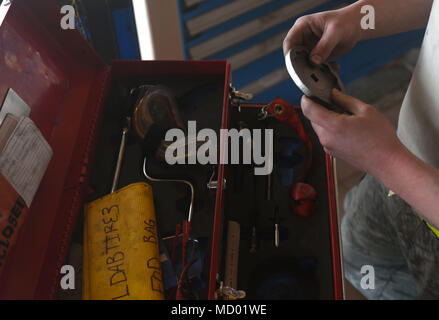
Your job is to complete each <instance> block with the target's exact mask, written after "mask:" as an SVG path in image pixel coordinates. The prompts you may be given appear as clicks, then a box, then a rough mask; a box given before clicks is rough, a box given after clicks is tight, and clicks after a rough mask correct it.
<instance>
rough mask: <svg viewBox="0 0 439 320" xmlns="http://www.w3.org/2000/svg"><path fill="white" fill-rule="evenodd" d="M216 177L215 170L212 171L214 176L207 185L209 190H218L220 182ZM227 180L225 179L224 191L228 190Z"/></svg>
mask: <svg viewBox="0 0 439 320" xmlns="http://www.w3.org/2000/svg"><path fill="white" fill-rule="evenodd" d="M214 177H215V169H213V171H212V175H211V176H210V179H209V182H208V183H207V189H209V190H216V189H218V180H214V179H213V178H214ZM226 183H227V180H226V179H225V178H223V190H224V189H226Z"/></svg>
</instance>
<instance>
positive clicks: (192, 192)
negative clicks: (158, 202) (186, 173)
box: [143, 156, 195, 222]
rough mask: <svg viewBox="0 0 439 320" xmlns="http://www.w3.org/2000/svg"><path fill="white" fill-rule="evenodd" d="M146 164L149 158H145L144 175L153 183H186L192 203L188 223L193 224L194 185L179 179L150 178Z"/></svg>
mask: <svg viewBox="0 0 439 320" xmlns="http://www.w3.org/2000/svg"><path fill="white" fill-rule="evenodd" d="M146 162H147V157H146V156H145V159H144V160H143V174H144V175H145V177H146V178H147V179H148V180H151V181H153V182H177V183H184V184H186V185H187V186H189V188H190V189H191V203H190V205H189V213H188V218H187V221H188V222H191V221H192V215H193V206H194V195H195V190H194V186H193V185H192V183H190V182H189V181H186V180H178V179H157V178H153V177H151V176H149V175H148V174H147V172H146Z"/></svg>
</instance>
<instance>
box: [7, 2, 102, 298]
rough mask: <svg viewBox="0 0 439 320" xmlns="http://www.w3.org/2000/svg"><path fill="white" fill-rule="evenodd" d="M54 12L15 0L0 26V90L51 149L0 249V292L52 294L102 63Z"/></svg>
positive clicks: (76, 198) (51, 6)
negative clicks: (22, 108)
mask: <svg viewBox="0 0 439 320" xmlns="http://www.w3.org/2000/svg"><path fill="white" fill-rule="evenodd" d="M61 18H62V15H61V13H60V8H59V7H58V5H57V4H56V2H55V1H54V0H39V1H26V0H15V1H13V3H12V5H11V8H10V9H9V12H8V14H7V16H6V18H5V20H4V21H3V24H2V25H1V26H0V51H1V56H0V59H1V62H0V96H3V97H5V96H6V93H7V91H8V89H9V88H13V89H14V90H15V91H16V92H17V93H18V94H19V95H20V96H21V97H22V98H23V99H24V100H25V101H26V102H27V104H29V106H30V107H31V113H30V118H31V119H32V120H33V121H34V122H35V123H36V125H37V126H38V128H39V129H40V130H41V132H42V134H43V135H44V137H45V138H46V140H47V141H48V142H49V144H50V146H51V147H52V149H53V158H52V160H51V162H50V164H49V167H48V169H47V171H46V174H45V176H44V178H43V180H42V182H41V185H40V188H39V191H38V192H37V194H36V196H35V198H34V201H33V203H32V206H31V208H30V214H29V216H28V217H27V220H26V221H25V223H24V225H23V226H22V229H21V231H20V232H19V235H18V238H17V242H16V244H15V245H14V246H13V247H12V249H11V250H9V252H8V259H7V261H6V263H5V266H4V269H3V272H2V278H1V279H0V298H8V299H11V298H12V299H13V298H19V299H32V298H43V299H44V298H50V297H53V295H54V293H55V291H56V288H55V282H54V281H55V279H56V277H57V274H56V268H54V267H53V266H55V265H56V266H61V265H62V264H63V263H64V261H65V255H66V252H67V250H68V246H69V243H68V242H66V241H67V240H66V239H68V238H69V235H70V234H71V232H72V228H73V226H74V225H75V222H76V221H75V219H76V216H77V215H75V214H74V210H78V209H79V206H82V203H80V198H81V193H82V192H83V190H82V189H83V188H82V184H83V182H84V179H83V178H82V177H83V176H84V174H85V173H86V171H87V170H88V168H87V167H86V164H87V162H88V159H87V152H88V150H89V149H90V147H91V146H92V144H93V141H90V140H89V139H90V137H92V136H93V135H92V134H91V133H92V131H93V130H94V124H95V122H96V117H97V114H96V112H97V110H98V107H99V103H100V101H101V99H102V96H99V95H101V94H102V90H100V89H98V88H99V87H102V86H103V85H104V82H105V81H104V80H105V75H106V66H105V64H104V63H103V61H102V60H101V59H100V58H99V57H98V56H97V55H96V54H95V53H94V51H93V50H92V49H91V48H90V46H89V45H88V43H87V42H86V40H85V39H83V37H82V36H81V35H80V33H79V32H77V31H76V30H63V29H61V26H60V21H61ZM98 94H99V95H98ZM49 266H50V267H49ZM59 270H60V269H59V268H58V273H59ZM49 284H50V285H49Z"/></svg>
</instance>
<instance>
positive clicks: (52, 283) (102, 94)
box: [0, 0, 342, 299]
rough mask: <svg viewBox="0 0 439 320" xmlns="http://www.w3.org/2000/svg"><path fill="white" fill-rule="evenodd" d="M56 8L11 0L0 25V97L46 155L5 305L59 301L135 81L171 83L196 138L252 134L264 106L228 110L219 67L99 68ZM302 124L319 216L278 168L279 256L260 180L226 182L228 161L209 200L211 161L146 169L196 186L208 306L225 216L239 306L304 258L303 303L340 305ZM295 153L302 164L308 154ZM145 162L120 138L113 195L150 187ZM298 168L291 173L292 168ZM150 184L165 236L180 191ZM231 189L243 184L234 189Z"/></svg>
mask: <svg viewBox="0 0 439 320" xmlns="http://www.w3.org/2000/svg"><path fill="white" fill-rule="evenodd" d="M59 12H60V11H59V8H58V7H57V5H56V4H55V3H54V1H52V0H42V1H39V2H38V4H36V3H33V2H29V1H24V0H16V1H14V5H13V6H12V8H11V9H10V11H9V13H8V16H7V18H6V19H5V21H4V23H3V25H2V26H1V27H0V39H1V42H0V50H1V55H2V58H3V62H2V63H1V64H0V66H1V68H0V94H3V95H6V92H7V90H8V88H13V89H14V90H15V91H16V92H17V93H18V94H19V95H20V96H22V97H23V98H24V100H25V101H26V102H27V103H28V104H29V105H30V106H31V110H32V111H31V115H30V117H31V118H32V119H33V120H34V122H35V123H36V124H37V126H38V127H39V128H40V130H41V131H42V133H43V135H44V136H45V137H46V139H47V140H48V142H49V144H50V145H51V147H52V148H53V151H54V156H53V158H52V161H51V163H50V164H49V168H48V170H47V172H46V175H45V177H44V179H43V181H42V183H41V186H40V188H39V191H38V193H37V195H36V197H35V200H34V202H33V204H32V206H31V208H30V213H29V217H28V218H27V220H26V221H25V223H24V225H23V227H22V229H21V230H20V233H19V235H18V239H17V243H16V244H15V246H14V247H13V248H11V250H10V252H9V256H8V260H7V262H6V264H5V267H4V270H3V273H2V276H1V278H0V298H3V299H5V298H6V299H11V298H16V299H32V298H36V299H47V298H60V297H64V296H65V295H64V292H62V290H61V288H60V285H59V284H60V278H61V276H62V275H61V274H60V270H61V267H62V266H63V265H64V264H67V263H68V262H69V261H68V256H69V249H70V248H71V245H72V243H77V244H81V242H82V223H83V217H84V215H83V205H84V203H87V202H89V201H93V200H94V199H97V198H98V197H101V196H103V195H105V194H107V193H108V192H109V191H110V187H111V182H112V177H113V172H114V168H115V163H116V159H117V153H118V150H119V144H120V137H121V129H122V119H121V114H122V113H123V111H122V106H123V105H124V102H125V101H126V95H127V92H128V90H129V88H132V87H133V86H136V85H144V84H152V85H164V86H166V87H168V88H169V89H170V90H171V91H172V92H173V93H174V95H175V96H176V97H177V99H178V105H179V109H180V112H181V116H182V118H183V122H184V123H187V121H188V120H196V121H197V130H201V129H202V128H211V129H214V130H215V131H216V132H217V133H218V136H219V130H220V129H221V128H231V127H236V123H237V121H240V120H241V121H245V122H246V123H247V124H248V125H249V127H250V128H258V127H260V128H262V127H263V126H264V122H261V121H258V120H257V117H256V115H257V112H258V111H259V108H260V107H262V106H263V105H264V104H261V105H259V106H256V105H248V106H246V105H243V106H242V107H241V108H238V107H235V106H233V107H232V106H231V101H230V94H231V92H230V84H231V71H230V65H229V64H228V63H227V62H226V61H147V62H146V61H114V62H113V63H112V65H111V66H106V65H104V63H103V62H102V61H101V59H100V58H99V57H97V55H96V54H95V53H94V51H93V50H92V49H91V48H90V47H89V45H88V44H87V42H86V41H85V40H84V39H82V37H81V36H80V35H79V33H78V32H77V31H75V30H62V29H60V27H59V21H60V19H61V16H60V13H59ZM303 123H304V125H305V127H306V130H307V133H308V135H309V136H310V137H311V139H312V143H313V165H312V170H311V173H310V175H309V177H308V180H307V182H308V183H310V184H311V185H312V186H313V187H314V188H315V189H316V190H317V192H318V202H317V206H318V210H317V213H316V214H315V215H314V216H312V217H310V218H309V219H307V220H303V219H300V218H298V217H296V216H294V215H293V214H292V213H291V212H290V209H289V203H290V197H289V191H290V189H291V187H284V186H282V185H281V184H280V183H279V179H278V177H277V173H276V169H275V170H274V172H273V177H274V178H273V194H274V196H273V199H274V201H276V203H277V204H278V205H279V206H280V210H279V216H280V226H281V232H280V237H281V241H280V247H279V248H275V247H274V245H273V236H272V234H273V222H272V220H270V219H271V218H272V217H271V216H270V214H265V213H264V210H265V208H268V209H267V210H266V211H269V209H270V206H271V205H272V204H270V203H264V201H263V200H261V199H263V196H262V195H261V194H264V192H266V191H265V190H266V184H265V180H264V179H266V177H265V176H261V177H257V178H254V175H252V174H251V171H250V170H248V168H244V169H243V170H244V172H245V174H244V177H245V179H243V181H242V182H241V181H237V177H238V175H235V174H234V171H235V170H236V168H235V167H236V166H235V165H218V166H217V167H216V168H215V179H216V180H217V181H218V188H217V190H216V191H213V192H212V191H209V190H208V189H207V187H206V183H207V182H208V181H209V178H210V177H211V175H212V172H213V171H212V170H213V168H212V166H210V165H206V166H201V165H182V166H180V165H178V166H175V167H174V168H169V166H168V165H164V164H161V163H159V162H157V161H155V160H152V161H151V162H150V163H148V173H149V174H150V175H151V176H154V177H163V178H166V177H172V178H184V179H188V180H190V181H191V182H192V183H193V184H194V186H195V192H196V193H195V210H194V216H193V221H192V231H191V236H193V237H196V238H201V239H205V240H206V241H205V242H206V243H207V246H206V248H205V252H206V256H205V259H204V268H203V273H202V278H203V280H204V284H205V287H204V289H203V290H202V291H201V295H200V298H201V299H215V298H217V294H216V291H217V289H218V288H219V286H220V283H221V281H222V279H223V277H224V269H225V259H224V255H225V240H226V233H227V227H226V226H227V221H229V220H234V221H237V222H239V223H240V225H241V241H240V250H239V266H238V268H239V269H238V270H239V277H238V288H235V289H240V290H244V291H245V292H246V293H247V298H248V299H255V298H261V297H265V298H269V297H266V295H267V292H269V290H265V291H264V288H267V286H265V287H264V286H262V287H261V288H260V287H258V281H257V279H267V275H269V274H273V273H277V274H279V273H282V272H283V270H282V269H281V268H279V267H280V266H282V265H285V266H291V269H297V268H299V269H300V268H302V267H301V265H303V261H308V262H307V263H308V267H307V270H311V269H312V272H308V273H307V275H306V277H307V281H308V280H309V282H307V283H312V288H313V290H311V291H310V292H309V295H308V296H306V297H305V298H308V297H310V298H320V299H333V298H335V299H341V298H342V285H341V283H342V280H341V264H340V249H339V235H338V224H337V214H336V203H335V189H334V180H333V167H332V159H330V158H329V157H328V156H327V155H325V153H324V152H323V149H322V147H321V146H320V145H319V143H318V140H317V139H316V136H315V135H314V133H313V131H312V130H311V127H310V125H309V123H308V122H307V121H303ZM274 129H275V132H277V133H275V136H276V135H277V134H280V135H282V136H295V133H294V131H292V130H291V128H288V127H287V126H286V125H283V124H274ZM299 152H303V155H304V156H306V149H305V148H303V150H302V149H300V150H299ZM143 156H144V155H143V150H142V148H141V147H140V145H139V144H138V143H137V142H136V140H135V139H133V138H132V137H129V139H128V144H127V148H126V153H125V157H124V161H123V165H122V169H121V176H120V181H119V188H121V187H123V186H126V185H128V184H130V183H134V182H139V181H147V180H146V178H145V177H144V176H143V173H142V166H143ZM238 170H241V169H240V168H238ZM295 170H296V171H297V172H300V170H301V168H296V169H295ZM297 176H298V174H297ZM253 179H256V180H257V181H256V180H253ZM224 180H225V182H226V183H225V185H224ZM252 181H256V185H257V194H258V196H257V197H254V198H252V196H251V192H250V190H251V189H252V188H250V187H249V186H252V185H253V184H252ZM149 183H150V184H151V186H152V188H153V193H154V204H155V209H156V216H157V221H158V228H159V232H160V234H161V236H168V235H172V234H174V232H175V226H176V224H178V223H182V221H183V220H184V219H186V217H187V207H188V204H189V199H188V196H189V192H188V190H187V187H186V186H184V185H181V184H173V183H160V182H157V183H155V182H149ZM239 184H242V185H241V187H240V188H238V189H236V185H239ZM255 201H256V206H257V207H259V211H260V212H259V218H258V221H257V224H258V230H259V234H260V236H259V237H258V250H257V252H256V253H250V252H249V246H250V240H249V238H250V236H249V235H250V222H249V219H250V217H251V214H250V211H251V210H252V208H253V207H254V206H255ZM308 258H310V259H308ZM307 259H308V260H307ZM305 269H306V268H305ZM77 271H80V270H77ZM261 281H262V280H261ZM302 287H303V286H302ZM290 289H294V288H292V287H290ZM77 290H79V291H80V284H79V283H77ZM261 290H262V291H263V293H261ZM290 291H291V290H290ZM271 297H272V298H276V296H273V295H271ZM277 298H295V296H288V295H284V296H282V295H279V296H278V297H277ZM297 298H301V296H297Z"/></svg>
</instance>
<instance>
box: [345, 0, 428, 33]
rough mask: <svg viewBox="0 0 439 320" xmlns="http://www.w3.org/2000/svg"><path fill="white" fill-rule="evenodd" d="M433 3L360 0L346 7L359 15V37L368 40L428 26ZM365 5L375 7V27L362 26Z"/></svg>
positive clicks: (422, 0)
mask: <svg viewBox="0 0 439 320" xmlns="http://www.w3.org/2000/svg"><path fill="white" fill-rule="evenodd" d="M432 4H433V0H359V1H357V2H355V3H354V4H352V5H350V6H348V7H346V8H345V9H346V10H348V11H349V12H350V14H352V15H355V16H358V19H357V21H358V28H359V38H360V40H366V39H372V38H378V37H384V36H388V35H392V34H397V33H401V32H406V31H410V30H416V29H421V28H424V27H426V25H427V23H428V18H429V16H430V11H431V7H432ZM365 5H371V6H373V8H374V9H375V29H367V30H364V29H362V28H361V26H360V22H361V19H362V18H363V17H364V14H362V13H361V8H362V7H363V6H365Z"/></svg>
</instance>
